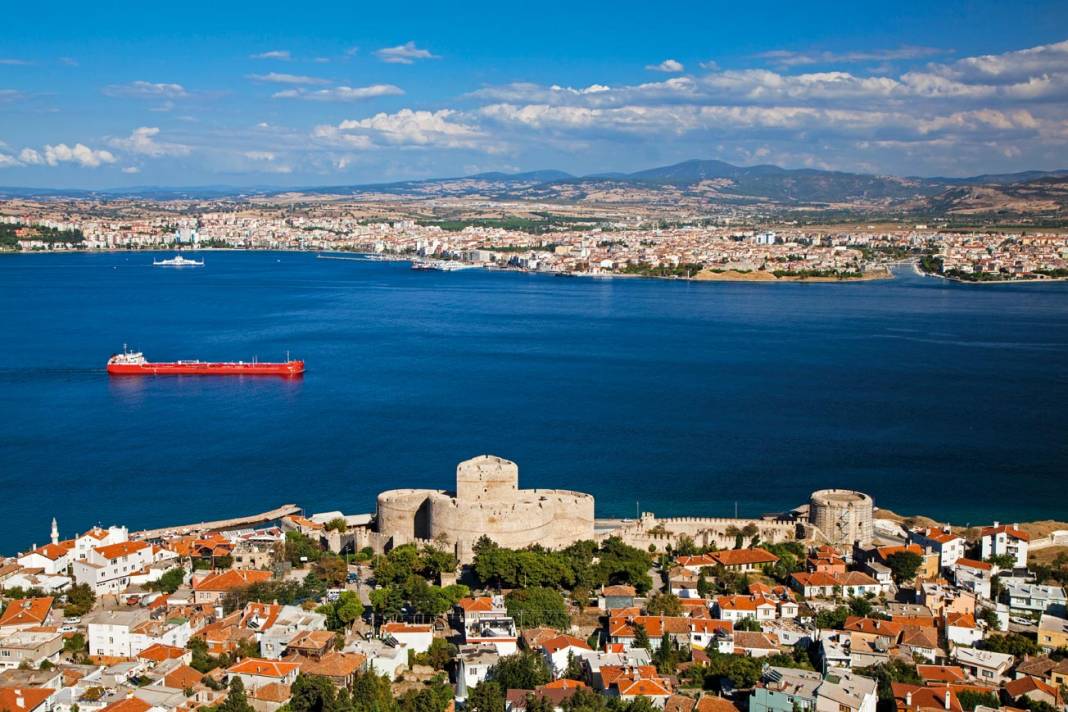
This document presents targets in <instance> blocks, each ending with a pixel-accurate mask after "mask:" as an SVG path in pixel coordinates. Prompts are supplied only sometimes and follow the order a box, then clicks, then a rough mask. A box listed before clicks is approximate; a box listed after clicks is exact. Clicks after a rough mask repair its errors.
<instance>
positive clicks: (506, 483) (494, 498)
mask: <svg viewBox="0 0 1068 712" xmlns="http://www.w3.org/2000/svg"><path fill="white" fill-rule="evenodd" d="M593 506H594V505H593V496H592V495H588V494H584V493H582V492H572V491H570V490H547V489H529V490H524V489H519V466H518V465H516V464H515V463H514V462H511V461H510V460H505V459H504V458H501V457H497V456H495V455H479V456H478V457H475V458H472V459H470V460H465V461H464V462H461V463H460V464H459V465H457V466H456V490H455V491H453V492H449V491H445V490H425V489H398V490H389V491H387V492H382V493H381V494H379V495H378V514H377V516H376V518H375V528H376V530H377V532H378V534H379V535H380V536H389V537H390V538H391V539H392V545H393V546H398V545H400V544H403V543H407V542H410V541H418V540H431V541H434V542H436V543H439V544H445V545H448V546H450V547H453V548H454V549H455V552H456V555H457V557H458V558H459V559H460V561H462V562H468V561H471V560H472V558H473V556H474V554H473V551H472V547H473V546H474V544H475V542H476V541H478V540H479V538H480V537H482V536H487V537H489V538H490V539H492V540H493V541H495V542H497V543H498V544H500V545H501V546H505V547H508V548H512V549H522V548H525V547H527V546H530V545H532V544H541V545H542V546H544V547H547V548H550V549H558V548H563V547H566V546H568V545H570V544H573V543H574V542H576V541H581V540H583V539H593V538H594V513H593Z"/></svg>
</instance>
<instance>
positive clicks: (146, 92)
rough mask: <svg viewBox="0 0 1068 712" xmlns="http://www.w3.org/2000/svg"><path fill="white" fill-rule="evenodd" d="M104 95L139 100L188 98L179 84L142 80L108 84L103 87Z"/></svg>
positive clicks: (187, 94)
mask: <svg viewBox="0 0 1068 712" xmlns="http://www.w3.org/2000/svg"><path fill="white" fill-rule="evenodd" d="M104 94H105V95H107V96H122V97H127V96H128V97H135V98H140V99H181V98H184V97H187V96H189V92H187V91H186V90H185V87H183V86H182V85H181V84H174V83H167V82H146V81H143V80H138V81H136V82H130V83H129V84H109V85H108V86H106V87H104Z"/></svg>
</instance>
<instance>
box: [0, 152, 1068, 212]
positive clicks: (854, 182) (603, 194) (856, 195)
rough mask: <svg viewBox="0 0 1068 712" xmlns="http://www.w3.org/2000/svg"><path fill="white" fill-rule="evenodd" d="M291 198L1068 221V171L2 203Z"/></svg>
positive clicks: (436, 183) (648, 173)
mask: <svg viewBox="0 0 1068 712" xmlns="http://www.w3.org/2000/svg"><path fill="white" fill-rule="evenodd" d="M282 193H287V194H289V193H298V194H300V193H303V194H309V195H338V196H359V195H364V194H368V193H377V194H389V195H395V196H397V197H398V198H401V197H411V198H430V197H434V196H463V195H471V196H475V195H478V196H483V197H487V198H491V199H497V200H543V201H558V202H563V203H575V202H585V203H598V202H608V203H640V202H642V201H647V202H648V201H652V200H655V201H657V202H658V203H662V202H667V203H668V204H670V202H671V201H676V202H678V203H679V204H680V205H681V204H686V205H689V206H695V205H701V204H712V203H715V202H722V203H732V204H739V205H745V204H752V205H764V206H767V207H769V208H779V209H791V208H806V209H845V210H860V211H876V212H877V211H879V210H882V209H888V208H893V209H895V210H899V211H903V212H907V213H913V214H921V215H922V214H939V213H954V212H964V213H995V214H1012V215H1042V216H1048V217H1068V170H1059V171H1025V172H1021V173H1008V174H991V175H979V176H973V177H969V178H920V177H898V176H885V175H870V174H864V173H847V172H842V171H826V170H818V169H811V168H801V169H791V168H781V167H779V166H773V165H756V166H735V165H732V164H730V163H726V162H724V161H717V160H690V161H684V162H682V163H676V164H674V165H670V166H661V167H658V168H650V169H647V170H642V171H636V172H634V173H603V174H594V175H587V176H575V175H572V174H569V173H566V172H564V171H558V170H539V171H528V172H523V173H501V172H490V173H478V174H475V175H470V176H463V177H458V178H435V179H427V180H411V181H400V182H392V183H377V184H364V185H345V186H319V187H306V188H287V189H280V188H277V187H267V186H256V187H243V188H235V187H230V186H204V187H196V188H166V187H139V188H122V189H115V190H99V191H89V190H47V189H33V188H0V197H4V198H13V197H23V198H25V197H35V198H63V197H69V198H101V199H107V198H113V199H114V198H141V199H148V200H174V199H194V200H195V199H202V200H203V199H220V198H227V197H233V198H240V197H242V196H250V195H256V196H264V195H267V196H270V195H278V194H282Z"/></svg>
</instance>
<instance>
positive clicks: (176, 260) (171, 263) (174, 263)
mask: <svg viewBox="0 0 1068 712" xmlns="http://www.w3.org/2000/svg"><path fill="white" fill-rule="evenodd" d="M152 264H153V265H155V266H156V267H203V266H204V260H200V261H199V262H198V261H197V260H187V259H186V258H184V257H182V256H181V255H176V256H174V257H172V258H171V259H169V260H152Z"/></svg>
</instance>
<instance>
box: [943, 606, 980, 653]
mask: <svg viewBox="0 0 1068 712" xmlns="http://www.w3.org/2000/svg"><path fill="white" fill-rule="evenodd" d="M982 639H983V631H982V629H981V628H980V627H979V625H978V624H977V623H976V621H975V616H974V615H972V614H971V613H946V640H948V641H949V642H950V644H952V645H963V646H965V647H968V648H970V647H972V646H974V645H975V644H976V643H977V642H979V641H980V640H982Z"/></svg>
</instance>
